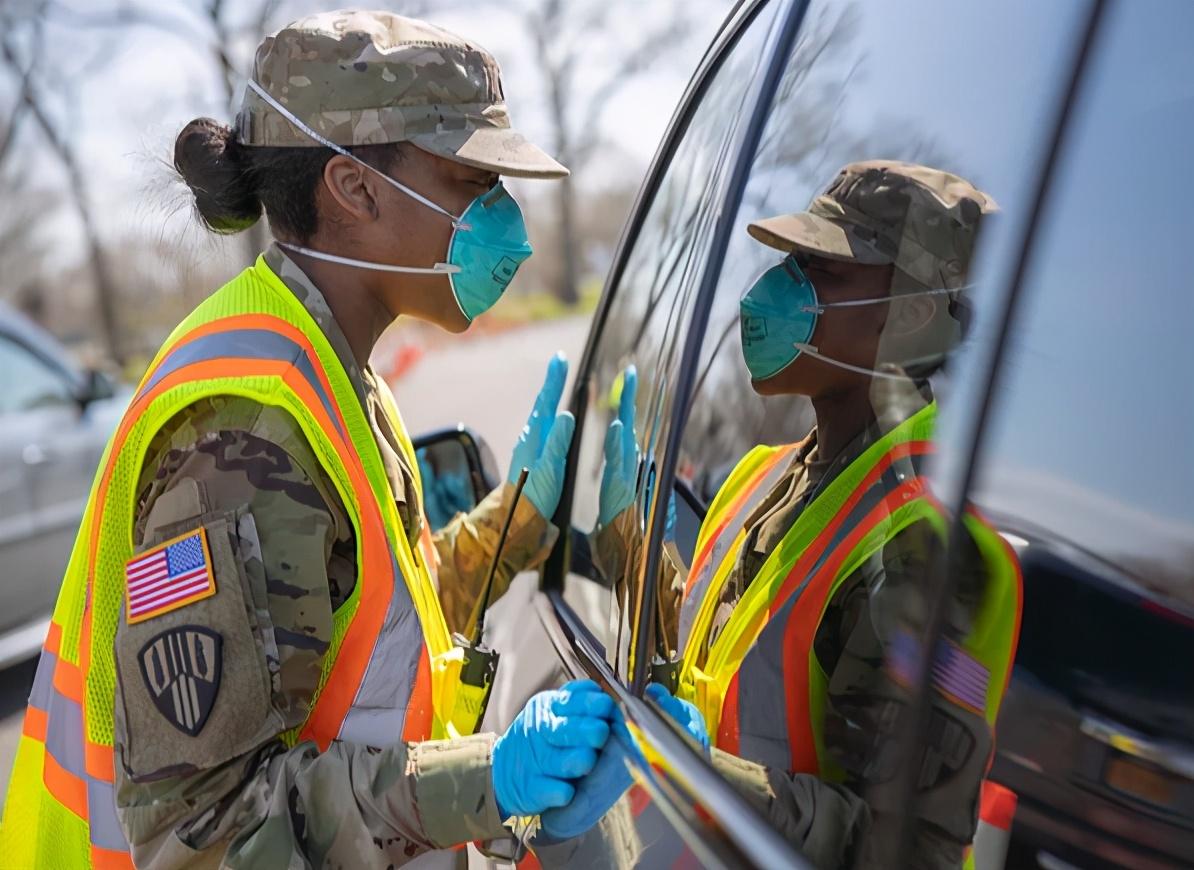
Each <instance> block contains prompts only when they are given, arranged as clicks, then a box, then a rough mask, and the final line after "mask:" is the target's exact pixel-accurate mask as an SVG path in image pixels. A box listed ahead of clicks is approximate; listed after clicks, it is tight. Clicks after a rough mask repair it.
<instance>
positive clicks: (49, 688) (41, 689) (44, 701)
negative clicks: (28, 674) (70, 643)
mask: <svg viewBox="0 0 1194 870" xmlns="http://www.w3.org/2000/svg"><path fill="white" fill-rule="evenodd" d="M57 667H58V656H56V655H54V653H52V652H50V651H49V650H48V649H46V648H44V647H43V648H42V651H41V658H39V659H38V660H37V675H36V676H34V678H33V689H32V690H30V692H29V704H30V705H31V706H33V707H36V708H37V709H39V710H49V709H50V698H51V695H52V693H53V691H54V669H55V668H57Z"/></svg>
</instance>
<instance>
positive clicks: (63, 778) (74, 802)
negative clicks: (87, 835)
mask: <svg viewBox="0 0 1194 870" xmlns="http://www.w3.org/2000/svg"><path fill="white" fill-rule="evenodd" d="M41 775H42V780H43V781H44V782H45V784H46V789H48V790H49V792H50V794H52V795H53V796H54V799H55V800H57V801H58V803H60V804H62V805H63V806H64V807H66V808H67V809H68V810H70V811H71V812H72V813H74V814H75V815H76V816H78V817H79V818H80V819H83V821H87V783H85V782H84V781H83V780H81V779H79V777H77V776H75V775H73V774H72V773H70V771H68V770H64V769H63V768H62V766H61V765H60V764H59V763H58V762H57V761H56V760H55V759H54V756H53V755H52V754H50V753H49V752H47V753H46V754H45V755H44V756H43V760H42V768H41Z"/></svg>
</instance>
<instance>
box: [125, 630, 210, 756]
mask: <svg viewBox="0 0 1194 870" xmlns="http://www.w3.org/2000/svg"><path fill="white" fill-rule="evenodd" d="M222 647H223V638H221V637H220V635H219V634H217V633H216V632H214V631H212V630H211V629H210V628H205V627H203V626H201V625H180V626H178V627H177V628H171V629H167V630H166V631H163V632H161V633H160V634H158V635H156V636H154V637H153V638H152V639H151V640H149V641H148V642H147V643H146V644H145V646H143V647H141V652H140V653H139V654H138V655H137V661H138V664H139V665H140V666H141V677H142V678H143V679H144V680H145V687H146V688H147V689H149V695H150V697H151V698H153V702H154V704H155V705H157V708H158V712H159V713H161V714H162V715H163V716H165V717H166V720H167V721H168V722H169V723H170V724H171V725H173V726H174V727H175V728H177V729H178V730H179V731H181V732H183V733H184V734H187V735H189V736H191V737H194V736H196V735H197V734H198V733H199V732H200V731H202V730H203V726H204V725H205V724H207V717H208V716H209V715H210V714H211V709H212V706H213V705H214V704H215V700H216V694H217V693H218V692H219V690H220V672H221V670H222V664H223V659H222V655H223V653H222Z"/></svg>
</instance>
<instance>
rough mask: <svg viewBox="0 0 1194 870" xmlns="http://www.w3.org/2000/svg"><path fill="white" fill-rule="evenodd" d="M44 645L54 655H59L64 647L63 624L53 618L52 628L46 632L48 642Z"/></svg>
mask: <svg viewBox="0 0 1194 870" xmlns="http://www.w3.org/2000/svg"><path fill="white" fill-rule="evenodd" d="M42 645H43V646H44V647H45V648H46V649H47V650H49V651H50V652H52V653H53V654H54V655H58V651H59V650H60V649H61V648H62V626H61V625H59V624H58V623H56V622H54V621H53V620H51V621H50V630H49V631H48V632H46V642H45V643H44V644H42Z"/></svg>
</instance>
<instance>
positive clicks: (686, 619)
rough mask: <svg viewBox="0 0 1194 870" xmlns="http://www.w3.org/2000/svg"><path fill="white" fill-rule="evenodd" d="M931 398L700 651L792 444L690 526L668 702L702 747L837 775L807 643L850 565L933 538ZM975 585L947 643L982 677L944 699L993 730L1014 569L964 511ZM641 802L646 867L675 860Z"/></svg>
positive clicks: (825, 506) (761, 461) (789, 543)
mask: <svg viewBox="0 0 1194 870" xmlns="http://www.w3.org/2000/svg"><path fill="white" fill-rule="evenodd" d="M935 418H936V404H935V403H931V404H929V405H927V406H926V407H924V408H922V409H921V410H920V411H919V412H917V413H916V414H914V415H913V416H912V417H910V418H909V419H907V420H905V421H904V422H903V423H901V424H900V425H898V426H897V427H895V428H894V429H893V430H892V431H891V432H889V433H888V434H887V435H885V436H884V437H882V438H880V439H878V440H877V441H876V442H875V443H873V444H871V445H870V446H869V447H868V448H867V449H866V450H865V451H864V452H863V453H862V455H861V456H859V457H858V458H857V459H855V460H854V461H853V462H852V463H851V464H850V465H849V466H847V467H846V468H845V469H844V470H843V471H842V472H840V473H839V474H838V475H837V476H836V477H835V478H833V479H832V480H831V481H829V483H828V484H827V485H825V486H824V487H823V488H822V489H821V490H820V491H819V492H816V494H815V495H814V497H813V499H812V501H811V502H810V503H809V504H808V505H807V506H806V507H805V508H804V510H803V511H801V513H800V515H799V517H798V518H797V519H796V522H795V523H794V524H793V525H792V527H791V528H790V529H789V530H788V531H787V532H786V534H785V535H784V537H783V538H782V539H781V541H780V542H779V544H778V545H777V546H776V547H775V548H774V550H773V551H772V553H771V554H770V555H769V556H768V558H767V559H766V561H765V562H764V564H763V566H762V567H761V568H760V570H759V572H758V574H757V575H756V576H755V577H754V578H753V579H752V580H751V581H750V584H749V585H748V587H747V589H746V592H745V594H744V595H743V596H742V598H741V599H740V600H739V601H738V602H737V604H735V606H734V609H733V612H732V613H731V615H730V617H729V619H728V620H727V621H726V623H725V626H724V627H723V628H722V630H721V633H720V634H719V635H718V636H717V637H716V639H714V641H713V642H712V644H710V643H709V636H710V632H711V627H712V622H713V617H714V614H715V611H716V609H717V605H718V602H719V600H720V597H721V591H722V588H723V587H724V585H725V583H726V581H727V579H728V578H729V576H730V573H731V571H732V570H733V568H734V567H735V565H736V564H737V562H738V558H739V554H740V553H741V550H742V547H743V545H744V543H745V540H746V535H747V529H746V520H747V519H748V518H749V517H750V515H751V513H752V512H753V511H754V510H755V509H756V508H757V507H758V505H759V504H760V503H761V502H762V500H763V499H764V498H765V497H766V496H767V495H768V493H769V492H770V491H771V490H772V489H773V488H774V486H775V485H776V483H778V481H779V480H780V479H781V478H782V476H783V474H784V473H785V472H786V471H787V470H788V468H789V466H790V463H791V460H792V458H793V457H794V456H795V455H796V454H797V453H798V451H799V450H800V448H801V447H802V446H803V444H794V445H786V446H782V447H768V446H761V447H756V448H754V449H753V450H751V451H750V452H749V453H748V454H747V455H746V456H744V457H743V459H742V460H741V461H740V462H739V464H738V465H737V466H736V467H735V469H734V471H733V472H731V474H730V476H729V478H728V479H727V480H726V482H725V483H724V484H723V485H722V487H721V489H720V490H719V492H718V494H717V496H716V497H715V499H714V501H713V503H712V504H711V505H710V508H709V511H708V513H707V514H706V516H705V519H704V522H703V523H702V525H701V531H700V534H699V535H698V537H697V543H696V554H697V555H696V558H695V560H694V562H693V565H692V567H691V569H690V571H689V575H688V580H687V583H686V587H685V595H684V600H683V603H682V605H681V608H682V609H681V618H680V650H681V663H680V672H679V688H678V691H677V694H678V695H679V696H680V697H681V698H684V699H685V700H688V701H691V702H693V703H694V704H696V706H697V707H698V709H700V711H701V713H702V714H703V716H704V717H705V722H706V725H707V727H708V729H709V734H710V738H711V742H712V744H713V745H714V746H717V747H718V748H720V749H722V750H724V751H726V752H729V753H731V754H733V755H736V756H738V757H741V758H745V759H748V760H751V761H754V762H757V763H760V764H763V765H766V766H767V767H771V768H775V769H779V770H786V771H789V772H792V773H808V774H814V775H816V776H818V777H819V778H821V779H823V780H828V781H841V780H842V779H844V777H845V774H844V771H842V770H841V769H840V768H839V767H838V766H837V765H836V764H834V763H833V761H832V759H830V758H829V757H827V755H826V753H825V746H824V740H823V737H822V724H823V721H824V714H825V708H826V703H827V694H828V693H827V688H828V675H827V674H826V673H825V671H824V670H823V669H822V667H821V665H820V663H819V662H818V660H817V657H816V654H815V651H814V649H813V640H814V638H815V637H816V634H817V629H818V627H819V626H820V624H821V619H822V617H823V616H824V614H825V610H826V608H827V607H828V605H829V602H830V601H831V600H833V597H834V594H835V593H836V592H837V590H838V589H839V588H840V587H841V584H842V583H843V582H844V581H845V580H846V578H848V577H849V576H850V575H851V574H852V573H853V572H854V571H855V570H856V569H858V568H859V567H860V566H861V565H863V564H864V563H865V562H866V561H867V560H868V559H870V558H871V557H872V556H874V555H876V554H878V553H880V552H881V551H882V549H883V547H884V546H885V545H886V544H887V543H888V542H890V541H891V540H893V539H894V538H895V537H896V536H897V535H898V534H899V533H900V532H902V531H903V530H904V529H906V528H908V527H909V526H910V525H912V524H913V523H916V522H920V521H924V522H928V523H930V524H931V526H932V527H933V528H934V529H935V530H936V531H937V533H938V534H939V535H940V536H941V537H942V538H944V536H945V534H946V532H947V521H946V519H945V517H944V516H943V514H942V512H941V510H940V507H939V506H938V504H937V502H936V501H935V500H934V499H933V497H932V495H931V493H930V492H929V490H928V487H927V484H926V481H925V479H924V478H923V477H922V476H921V468H922V466H923V464H924V461H925V459H926V458H927V456H928V455H929V454H930V453H931V452H932V442H931V440H930V439H931V437H932V432H933V424H934V421H935ZM963 522H964V524H965V528H966V530H967V532H968V533H969V534H970V535H971V537H972V539H973V540H974V542H975V544H976V545H977V547H978V550H979V553H980V555H981V557H982V559H983V563H984V566H985V568H986V571H987V583H986V588H985V590H984V595H983V599H982V601H981V603H980V604H979V607H978V610H977V613H976V616H975V619H974V621H973V625H972V627H971V630H970V633H969V634H968V635H967V636H966V637H965V638H963V639H962V641H961V643H960V644H959V645H958V646H959V647H960V652H961V653H963V654H964V655H965V656H966V657H967V659H968V660H969V661H973V662H977V663H978V664H979V665H980V666H981V667H982V668H983V669H985V671H986V677H985V681H984V682H985V688H984V689H981V690H979V689H976V688H975V687H974V686H973V685H971V684H969V683H967V684H966V686H965V688H966V689H967V691H966V692H965V693H964V694H965V697H962V698H954V699H953V700H955V701H958V702H960V703H963V704H964V705H965V706H968V707H969V708H970V709H972V710H974V711H975V712H977V713H979V714H980V715H983V716H984V717H985V718H986V720H987V722H988V724H989V725H990V726H991V727H992V728H994V725H995V719H996V716H997V714H998V710H999V704H1000V702H1001V701H1002V697H1003V692H1004V690H1005V688H1006V685H1007V680H1008V677H1009V676H1010V672H1011V663H1012V660H1013V658H1014V656H1015V649H1016V642H1017V639H1018V637H1019V630H1020V605H1021V598H1022V593H1021V587H1020V582H1021V581H1020V570H1019V562H1018V560H1017V559H1016V556H1015V553H1014V551H1013V550H1012V549H1011V547H1010V546H1009V545H1008V544H1007V542H1006V541H1004V540H1003V538H1002V537H1001V536H1000V535H999V534H998V533H997V532H996V531H995V530H994V529H992V528H991V527H990V526H989V525H988V524H987V523H985V522H984V521H983V520H982V519H981V518H980V517H979V516H978V515H977V514H976V513H974V512H971V513H968V514H967V515H966V516H965V517H964V520H963ZM655 816H657V811H655V809H654V807H643V812H642V815H641V816H640V817H639V829H640V837H642V836H643V834H644V831H646V832H647V837H648V839H645V840H644V842H656V843H657V844H658V845H657V846H656V847H655V848H652V849H650V850H649V851H648V859H649V863H651V865H652V866H654V865H656V864H658V865H660V866H663V865H665V864H670V863H671V862H672V861H674V860H676V859H678V857H679V855H680V854H681V853H682V851H683V844H682V843H680V842H679V839H678V837H676V836H667V835H660V830H661V829H660V827H659V826H660V825H662V826H664V827H663V830H666V828H667V827H669V826H667V823H666V822H664V821H663V820H662V818H653V817H655Z"/></svg>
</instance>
